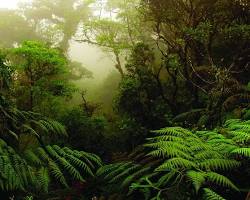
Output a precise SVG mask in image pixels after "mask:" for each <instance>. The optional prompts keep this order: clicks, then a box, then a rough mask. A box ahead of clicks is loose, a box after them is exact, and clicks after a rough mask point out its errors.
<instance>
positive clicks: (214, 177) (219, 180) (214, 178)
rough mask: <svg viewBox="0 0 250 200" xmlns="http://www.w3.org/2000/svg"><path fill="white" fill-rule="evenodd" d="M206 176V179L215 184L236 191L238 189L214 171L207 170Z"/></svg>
mask: <svg viewBox="0 0 250 200" xmlns="http://www.w3.org/2000/svg"><path fill="white" fill-rule="evenodd" d="M206 178H207V180H208V181H211V182H213V183H215V184H217V185H220V186H224V187H229V188H232V189H234V190H236V191H239V189H238V188H237V187H236V186H235V185H234V184H233V183H232V182H231V181H230V180H229V179H228V178H227V177H225V176H223V175H221V174H218V173H215V172H207V173H206Z"/></svg>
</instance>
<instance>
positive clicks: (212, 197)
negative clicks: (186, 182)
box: [203, 188, 226, 200]
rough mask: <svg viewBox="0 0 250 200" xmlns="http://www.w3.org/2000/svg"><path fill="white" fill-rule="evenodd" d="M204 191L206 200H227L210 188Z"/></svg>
mask: <svg viewBox="0 0 250 200" xmlns="http://www.w3.org/2000/svg"><path fill="white" fill-rule="evenodd" d="M203 190H204V199H205V200H226V199H224V198H223V197H222V196H220V195H218V194H217V193H216V192H214V191H212V190H210V189H209V188H204V189H203Z"/></svg>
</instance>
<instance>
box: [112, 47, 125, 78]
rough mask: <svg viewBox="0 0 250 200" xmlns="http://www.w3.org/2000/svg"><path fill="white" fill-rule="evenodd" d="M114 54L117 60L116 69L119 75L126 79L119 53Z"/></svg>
mask: <svg viewBox="0 0 250 200" xmlns="http://www.w3.org/2000/svg"><path fill="white" fill-rule="evenodd" d="M114 54H115V59H116V65H115V68H116V69H117V70H118V71H119V73H120V74H121V76H122V77H124V72H123V69H122V65H121V61H120V57H119V53H118V52H116V51H114Z"/></svg>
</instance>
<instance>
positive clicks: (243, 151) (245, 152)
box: [231, 148, 250, 157]
mask: <svg viewBox="0 0 250 200" xmlns="http://www.w3.org/2000/svg"><path fill="white" fill-rule="evenodd" d="M231 153H233V154H239V155H242V156H245V157H250V148H238V149H234V150H233V151H232V152H231Z"/></svg>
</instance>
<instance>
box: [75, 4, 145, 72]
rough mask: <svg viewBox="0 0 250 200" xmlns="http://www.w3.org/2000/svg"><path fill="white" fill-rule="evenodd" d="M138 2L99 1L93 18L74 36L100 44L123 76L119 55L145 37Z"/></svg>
mask: <svg viewBox="0 0 250 200" xmlns="http://www.w3.org/2000/svg"><path fill="white" fill-rule="evenodd" d="M97 2H98V1H96V4H97ZM138 5H139V2H138V1H134V0H133V1H131V0H123V1H117V0H115V1H114V0H110V1H107V2H106V3H102V4H101V5H100V8H99V10H97V11H95V12H94V14H93V16H92V18H91V19H90V20H89V21H87V22H83V25H82V28H81V29H80V31H81V32H80V34H79V36H78V39H77V41H80V42H87V43H90V44H94V45H97V46H100V47H102V48H103V50H104V51H106V52H109V53H111V54H112V55H113V56H114V58H115V68H116V69H117V70H118V72H119V73H120V75H121V76H122V77H123V76H124V74H125V72H124V69H123V66H122V58H123V57H124V55H126V53H127V52H129V51H130V50H131V49H132V47H133V46H134V45H135V44H136V43H137V42H138V41H141V40H142V39H143V38H145V37H146V36H145V35H146V32H145V31H143V26H141V24H140V13H139V11H138V9H137V7H138ZM95 13H99V14H95Z"/></svg>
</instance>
